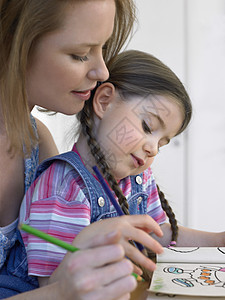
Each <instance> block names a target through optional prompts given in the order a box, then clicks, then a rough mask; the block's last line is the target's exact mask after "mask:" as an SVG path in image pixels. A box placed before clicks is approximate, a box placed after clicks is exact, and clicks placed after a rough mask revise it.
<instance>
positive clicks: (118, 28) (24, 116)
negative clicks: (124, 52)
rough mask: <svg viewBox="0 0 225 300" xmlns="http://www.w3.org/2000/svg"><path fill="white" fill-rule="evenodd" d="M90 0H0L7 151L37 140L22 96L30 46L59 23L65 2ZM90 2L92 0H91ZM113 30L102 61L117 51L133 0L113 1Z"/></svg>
mask: <svg viewBox="0 0 225 300" xmlns="http://www.w3.org/2000/svg"><path fill="white" fill-rule="evenodd" d="M77 1H90V0H47V1H46V0H10V1H9V0H0V49H1V51H0V100H1V106H0V113H1V115H2V117H3V120H4V126H5V129H6V132H7V135H8V138H9V141H10V145H11V147H10V150H12V149H14V150H15V151H22V149H23V146H25V147H26V151H27V153H29V152H30V151H31V148H32V147H33V145H35V144H36V143H37V137H36V136H35V134H34V132H33V129H32V125H31V122H30V111H29V107H28V103H27V96H26V82H25V78H26V68H27V62H28V59H29V56H30V54H31V51H32V47H35V43H37V42H38V40H39V39H40V38H41V37H43V36H44V35H45V34H47V33H49V32H52V31H54V30H57V29H58V28H59V27H60V26H61V25H62V22H63V14H64V11H65V7H66V5H67V4H70V3H75V2H77ZM92 1H94V0H92ZM114 1H115V4H116V16H115V24H114V31H113V34H112V36H111V38H110V39H109V41H108V42H107V46H108V47H107V49H106V50H105V53H104V58H105V60H106V62H108V61H110V59H111V57H113V56H115V55H116V54H117V53H119V51H120V50H121V48H122V46H123V45H124V43H125V42H126V41H127V39H128V37H129V35H130V34H131V32H132V27H133V24H134V21H135V6H134V2H133V0H114Z"/></svg>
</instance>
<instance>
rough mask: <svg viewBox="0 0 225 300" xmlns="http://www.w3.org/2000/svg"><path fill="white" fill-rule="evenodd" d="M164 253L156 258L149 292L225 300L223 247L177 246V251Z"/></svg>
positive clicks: (169, 249) (224, 254)
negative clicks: (155, 267)
mask: <svg viewBox="0 0 225 300" xmlns="http://www.w3.org/2000/svg"><path fill="white" fill-rule="evenodd" d="M164 250H165V251H164V253H163V255H159V259H157V269H156V270H155V271H154V273H153V278H152V282H151V286H150V291H152V292H155V293H166V294H172V295H189V296H202V297H225V251H224V250H225V248H217V247H211V248H204V247H203V248H197V247H196V248H193V247H192V248H189V247H188V248H183V247H182V248H179V247H176V251H174V250H175V248H173V249H171V248H168V249H164ZM158 260H159V261H160V262H158ZM198 260H199V262H198ZM164 261H166V262H164ZM193 261H194V263H193Z"/></svg>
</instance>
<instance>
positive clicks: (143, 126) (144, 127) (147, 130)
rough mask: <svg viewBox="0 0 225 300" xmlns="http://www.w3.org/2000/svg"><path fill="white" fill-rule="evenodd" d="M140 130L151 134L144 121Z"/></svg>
mask: <svg viewBox="0 0 225 300" xmlns="http://www.w3.org/2000/svg"><path fill="white" fill-rule="evenodd" d="M142 128H143V130H144V132H146V133H152V131H151V128H150V127H149V126H148V125H147V123H146V122H145V121H142Z"/></svg>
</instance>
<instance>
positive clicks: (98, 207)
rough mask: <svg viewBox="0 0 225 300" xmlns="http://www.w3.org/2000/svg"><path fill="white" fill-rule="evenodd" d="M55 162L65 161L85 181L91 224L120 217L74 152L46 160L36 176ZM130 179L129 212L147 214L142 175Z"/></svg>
mask: <svg viewBox="0 0 225 300" xmlns="http://www.w3.org/2000/svg"><path fill="white" fill-rule="evenodd" d="M55 160H63V161H66V162H67V163H69V164H70V165H71V166H72V167H73V168H74V170H76V172H77V173H78V174H79V175H80V176H81V178H82V179H83V181H84V183H85V186H86V191H87V194H88V196H89V201H90V206H91V223H93V222H95V221H98V220H101V219H106V218H112V217H116V216H118V214H117V212H116V210H115V209H114V208H112V206H111V211H110V199H109V198H108V196H107V195H106V193H105V191H104V189H103V188H102V186H101V184H100V183H99V182H98V180H97V179H95V177H94V176H93V175H92V174H91V173H90V172H89V171H88V170H87V169H86V167H85V166H84V164H83V163H82V161H81V160H80V158H79V155H78V154H77V153H75V152H73V151H70V152H66V153H63V154H60V155H57V156H55V157H53V158H50V159H47V160H45V161H44V162H43V163H42V164H41V165H40V166H39V168H38V170H37V173H36V176H37V177H38V176H39V175H40V174H41V173H42V172H43V171H44V170H45V169H47V168H48V167H49V166H50V165H51V164H52V162H53V161H55ZM130 179H131V196H130V197H129V199H128V204H129V212H130V214H132V215H135V214H146V213H147V199H148V194H147V193H146V192H143V191H142V173H141V174H139V175H137V176H130Z"/></svg>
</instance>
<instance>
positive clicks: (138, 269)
mask: <svg viewBox="0 0 225 300" xmlns="http://www.w3.org/2000/svg"><path fill="white" fill-rule="evenodd" d="M133 269H134V271H133V272H134V273H136V274H137V275H140V276H141V275H142V274H143V271H142V270H141V269H140V268H139V267H138V266H136V265H135V264H133Z"/></svg>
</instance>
